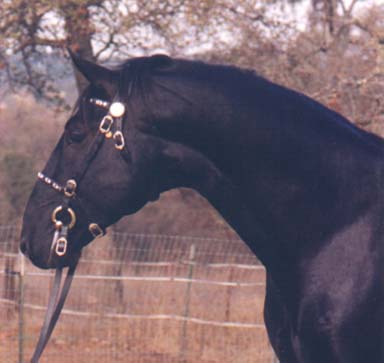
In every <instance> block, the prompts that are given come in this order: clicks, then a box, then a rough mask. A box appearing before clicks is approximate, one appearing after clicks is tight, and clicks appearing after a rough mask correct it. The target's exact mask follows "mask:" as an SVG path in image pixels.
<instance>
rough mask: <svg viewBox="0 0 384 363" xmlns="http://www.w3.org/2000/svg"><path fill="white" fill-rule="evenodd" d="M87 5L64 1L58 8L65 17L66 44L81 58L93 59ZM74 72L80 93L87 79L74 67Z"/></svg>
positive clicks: (91, 28) (91, 32)
mask: <svg viewBox="0 0 384 363" xmlns="http://www.w3.org/2000/svg"><path fill="white" fill-rule="evenodd" d="M88 6H89V4H88V3H84V2H80V1H79V2H76V1H72V2H65V4H63V5H62V6H61V7H60V10H61V12H62V14H63V16H64V19H65V31H66V32H67V44H68V46H69V47H70V48H71V49H72V50H73V51H74V52H75V53H77V54H78V55H79V56H81V57H82V58H85V59H88V60H90V61H95V57H94V55H93V50H92V44H91V39H92V35H93V26H92V24H91V22H90V14H89V10H88ZM74 73H75V78H76V85H77V90H78V92H79V94H80V93H81V92H82V91H83V90H84V88H85V87H86V86H87V84H88V81H87V80H86V79H85V78H84V76H83V75H82V74H80V72H78V71H77V69H74Z"/></svg>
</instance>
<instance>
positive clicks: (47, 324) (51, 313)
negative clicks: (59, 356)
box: [31, 259, 79, 363]
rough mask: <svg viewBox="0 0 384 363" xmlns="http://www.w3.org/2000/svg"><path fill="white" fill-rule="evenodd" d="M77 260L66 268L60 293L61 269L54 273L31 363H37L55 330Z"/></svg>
mask: <svg viewBox="0 0 384 363" xmlns="http://www.w3.org/2000/svg"><path fill="white" fill-rule="evenodd" d="M78 261H79V259H77V260H76V261H75V263H74V264H73V265H71V266H70V267H69V268H68V272H67V275H66V277H65V279H64V283H63V287H62V289H61V292H60V286H61V280H62V272H63V268H61V267H58V268H57V269H56V272H55V278H54V282H53V286H52V289H51V292H50V296H49V301H48V307H47V311H46V313H45V318H44V323H43V326H42V328H41V331H40V337H39V341H38V342H37V345H36V348H35V352H34V353H33V356H32V359H31V363H38V362H39V359H40V356H41V355H42V353H43V351H44V348H45V346H46V345H47V343H48V340H49V338H50V337H51V334H52V331H53V329H54V328H55V325H56V323H57V320H58V319H59V316H60V313H61V310H62V308H63V306H64V303H65V300H66V298H67V296H68V292H69V289H70V287H71V284H72V281H73V276H74V274H75V270H76V267H77V264H78Z"/></svg>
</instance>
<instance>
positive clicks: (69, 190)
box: [64, 179, 77, 198]
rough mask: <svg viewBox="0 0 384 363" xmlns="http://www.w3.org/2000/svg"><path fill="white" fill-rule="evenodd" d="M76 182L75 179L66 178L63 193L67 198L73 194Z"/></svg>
mask: <svg viewBox="0 0 384 363" xmlns="http://www.w3.org/2000/svg"><path fill="white" fill-rule="evenodd" d="M76 188H77V183H76V180H75V179H69V180H67V183H66V184H65V187H64V195H65V196H66V197H68V198H72V197H73V196H74V195H75V192H76Z"/></svg>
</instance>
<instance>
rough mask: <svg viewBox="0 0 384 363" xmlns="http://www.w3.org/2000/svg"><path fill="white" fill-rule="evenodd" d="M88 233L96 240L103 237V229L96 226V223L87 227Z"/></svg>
mask: <svg viewBox="0 0 384 363" xmlns="http://www.w3.org/2000/svg"><path fill="white" fill-rule="evenodd" d="M88 230H89V232H91V235H92V236H93V238H98V237H102V236H104V231H103V229H102V228H101V227H100V226H99V225H98V224H97V223H91V224H90V225H89V226H88Z"/></svg>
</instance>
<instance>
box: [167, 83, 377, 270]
mask: <svg viewBox="0 0 384 363" xmlns="http://www.w3.org/2000/svg"><path fill="white" fill-rule="evenodd" d="M252 87H253V88H252ZM252 87H249V88H248V89H247V92H245V93H244V92H243V91H242V90H240V89H236V87H235V85H234V87H232V88H230V87H228V88H227V89H224V90H223V92H222V93H220V92H218V93H213V92H212V93H211V94H210V91H209V90H208V91H207V90H204V89H203V87H202V89H201V90H200V92H199V93H198V97H197V98H196V99H195V100H194V102H193V105H192V107H190V108H188V107H187V108H186V109H185V112H184V114H183V116H182V117H181V118H179V119H178V120H177V122H175V123H174V124H172V125H171V126H170V128H169V130H171V133H172V135H171V136H169V135H168V137H170V138H172V139H173V140H174V141H178V142H180V143H183V144H185V145H188V146H189V147H191V148H193V149H196V150H198V151H199V152H200V153H201V154H203V155H204V156H205V157H206V158H207V159H208V160H210V161H212V162H213V164H214V165H215V167H216V168H217V169H218V170H219V175H221V177H220V178H218V180H217V183H210V187H209V188H206V189H204V187H203V188H202V187H201V186H197V187H196V189H202V190H203V194H204V195H205V196H206V198H207V199H208V200H209V201H210V202H211V203H212V204H213V205H214V206H215V207H216V208H217V209H218V211H219V212H220V213H221V214H222V215H223V217H224V218H225V219H226V220H227V221H228V222H229V224H230V225H231V226H232V227H233V228H234V229H235V230H236V231H237V232H238V233H239V235H240V236H241V237H242V238H243V239H244V240H245V242H246V243H247V244H248V246H249V247H250V248H251V249H252V250H253V251H254V252H255V253H256V255H258V257H259V258H260V259H261V260H262V261H263V262H264V264H265V265H267V268H270V270H274V269H275V268H274V266H272V265H275V266H277V269H278V270H279V269H280V270H281V266H285V265H286V264H289V263H292V264H294V263H297V261H299V260H300V257H301V255H303V254H305V251H307V250H308V249H309V248H313V247H314V246H319V245H321V243H322V242H323V241H324V239H325V238H326V237H327V236H329V235H331V234H332V233H336V231H337V230H340V229H341V228H343V227H344V226H346V225H347V224H349V223H352V222H353V220H355V219H356V218H358V216H359V215H360V214H361V213H363V210H364V209H365V208H367V206H369V205H370V204H371V203H372V202H373V200H375V199H376V200H377V198H378V194H377V193H378V191H379V189H380V187H381V185H382V182H381V181H382V180H383V178H382V173H383V168H382V166H381V164H382V163H381V160H382V150H383V147H382V141H381V140H380V139H378V138H377V137H375V136H373V135H370V134H367V133H365V132H364V131H361V130H359V129H357V128H356V127H354V126H353V125H352V124H350V123H349V122H348V121H346V120H345V119H344V118H343V117H341V116H340V115H338V114H336V113H334V112H332V111H330V110H328V109H327V108H325V107H323V106H321V105H319V104H318V103H316V102H314V101H312V100H310V99H308V98H307V97H305V96H303V95H300V94H297V93H295V92H293V91H290V90H287V89H284V88H282V87H279V86H276V85H273V84H271V83H269V82H267V81H264V80H261V79H260V80H257V81H255V82H254V83H253V84H252ZM178 114H179V115H180V113H178ZM180 120H181V121H180ZM166 137H167V136H166ZM359 186H360V187H359ZM361 186H364V187H365V189H364V190H362V189H361ZM279 266H280V267H279ZM275 270H276V269H275Z"/></svg>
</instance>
